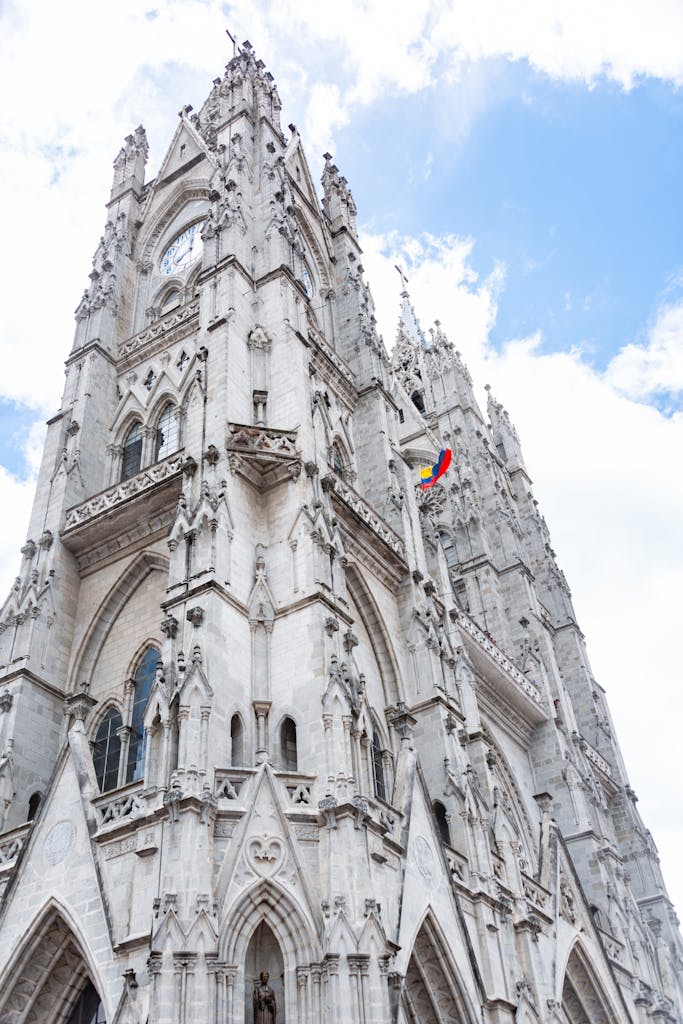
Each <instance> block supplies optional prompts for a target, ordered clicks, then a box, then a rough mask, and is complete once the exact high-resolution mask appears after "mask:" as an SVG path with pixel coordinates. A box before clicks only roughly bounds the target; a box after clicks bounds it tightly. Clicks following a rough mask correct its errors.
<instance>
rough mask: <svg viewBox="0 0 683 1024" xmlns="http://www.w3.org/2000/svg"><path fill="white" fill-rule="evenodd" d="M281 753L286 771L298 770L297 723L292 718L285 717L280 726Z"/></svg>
mask: <svg viewBox="0 0 683 1024" xmlns="http://www.w3.org/2000/svg"><path fill="white" fill-rule="evenodd" d="M280 754H281V758H282V767H283V768H284V770H285V771H288V772H295V771H296V770H297V749H296V725H295V724H294V722H293V721H292V719H291V718H285V720H284V722H283V723H282V726H281V728H280Z"/></svg>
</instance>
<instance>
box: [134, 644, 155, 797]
mask: <svg viewBox="0 0 683 1024" xmlns="http://www.w3.org/2000/svg"><path fill="white" fill-rule="evenodd" d="M159 657H160V655H159V651H158V650H157V649H156V647H148V648H147V650H146V651H145V653H144V654H143V656H142V659H141V660H140V663H139V665H138V667H137V671H136V673H135V676H134V681H135V691H134V695H133V710H132V715H131V721H130V742H129V746H128V763H127V765H126V782H133V781H134V780H135V779H141V778H142V775H143V772H144V767H145V727H144V725H143V721H144V717H145V708H146V707H147V701H148V700H149V695H150V693H151V690H152V686H153V684H154V677H155V675H156V670H157V665H158V663H159Z"/></svg>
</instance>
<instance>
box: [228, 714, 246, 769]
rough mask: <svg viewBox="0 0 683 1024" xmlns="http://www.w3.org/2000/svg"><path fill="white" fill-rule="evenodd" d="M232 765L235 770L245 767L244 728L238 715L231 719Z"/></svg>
mask: <svg viewBox="0 0 683 1024" xmlns="http://www.w3.org/2000/svg"><path fill="white" fill-rule="evenodd" d="M230 764H231V765H232V767H233V768H241V767H242V766H243V765H244V726H243V725H242V719H241V718H240V716H239V715H238V714H234V715H233V716H232V718H231V719H230Z"/></svg>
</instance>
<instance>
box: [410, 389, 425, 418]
mask: <svg viewBox="0 0 683 1024" xmlns="http://www.w3.org/2000/svg"><path fill="white" fill-rule="evenodd" d="M410 398H411V401H412V403H413V405H414V406H415V408H416V409H417V411H418V412H420V413H422V415H423V416H424V414H425V400H424V398H423V397H422V395H421V393H420V392H419V391H413V393H412V395H411V396H410Z"/></svg>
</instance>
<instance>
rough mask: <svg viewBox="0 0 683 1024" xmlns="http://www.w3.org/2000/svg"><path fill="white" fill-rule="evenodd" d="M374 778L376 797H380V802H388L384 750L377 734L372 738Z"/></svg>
mask: <svg viewBox="0 0 683 1024" xmlns="http://www.w3.org/2000/svg"><path fill="white" fill-rule="evenodd" d="M372 776H373V783H374V787H375V796H378V797H379V798H380V800H386V798H387V788H386V785H385V782H384V762H383V761H382V748H381V746H380V742H379V736H378V735H377V733H375V735H374V736H373V737H372Z"/></svg>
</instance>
